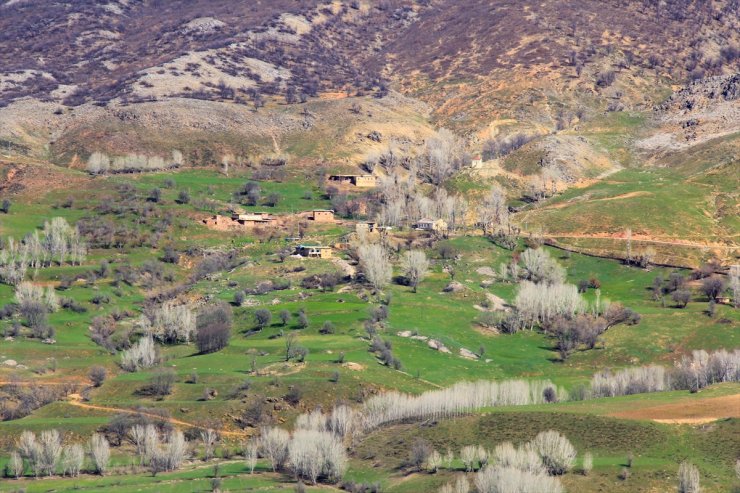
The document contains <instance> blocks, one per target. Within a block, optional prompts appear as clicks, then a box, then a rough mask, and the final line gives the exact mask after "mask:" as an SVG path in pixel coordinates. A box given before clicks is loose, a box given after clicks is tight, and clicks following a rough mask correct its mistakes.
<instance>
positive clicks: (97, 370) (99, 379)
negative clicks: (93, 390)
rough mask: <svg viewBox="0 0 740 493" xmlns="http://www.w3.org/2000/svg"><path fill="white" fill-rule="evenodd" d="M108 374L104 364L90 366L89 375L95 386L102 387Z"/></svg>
mask: <svg viewBox="0 0 740 493" xmlns="http://www.w3.org/2000/svg"><path fill="white" fill-rule="evenodd" d="M106 374H107V371H106V369H105V367H104V366H93V367H92V368H90V373H89V374H88V376H89V377H90V381H91V382H92V384H93V386H94V387H100V386H101V385H103V382H105V377H106Z"/></svg>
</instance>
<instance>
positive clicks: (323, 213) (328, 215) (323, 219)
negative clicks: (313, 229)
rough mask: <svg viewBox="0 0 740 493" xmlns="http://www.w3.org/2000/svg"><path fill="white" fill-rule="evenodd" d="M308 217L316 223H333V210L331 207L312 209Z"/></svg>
mask: <svg viewBox="0 0 740 493" xmlns="http://www.w3.org/2000/svg"><path fill="white" fill-rule="evenodd" d="M309 217H310V218H311V219H312V220H314V221H316V222H317V223H333V222H334V211H333V210H331V209H314V210H312V211H311V215H310V216H309Z"/></svg>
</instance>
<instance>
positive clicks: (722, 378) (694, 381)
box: [591, 349, 740, 397]
mask: <svg viewBox="0 0 740 493" xmlns="http://www.w3.org/2000/svg"><path fill="white" fill-rule="evenodd" d="M739 381H740V349H735V350H734V351H732V352H730V351H726V350H724V349H720V350H718V351H714V352H711V353H708V352H707V351H704V350H699V351H693V352H692V355H691V356H684V357H682V358H681V360H680V361H679V362H677V363H676V365H675V366H674V367H673V368H671V369H670V370H667V369H665V368H664V367H662V366H657V365H652V366H645V367H638V368H626V369H624V370H620V371H616V372H611V371H603V372H600V373H597V374H596V375H594V376H593V378H592V379H591V395H592V396H593V397H613V396H619V395H629V394H640V393H645V392H663V391H666V390H691V391H692V392H696V391H697V390H700V389H702V388H704V387H706V386H707V385H711V384H713V383H721V382H739Z"/></svg>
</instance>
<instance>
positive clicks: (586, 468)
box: [581, 452, 594, 476]
mask: <svg viewBox="0 0 740 493" xmlns="http://www.w3.org/2000/svg"><path fill="white" fill-rule="evenodd" d="M593 468H594V456H593V455H591V452H586V453H585V454H583V465H582V466H581V470H582V471H583V475H584V476H588V475H589V473H590V472H591V469H593Z"/></svg>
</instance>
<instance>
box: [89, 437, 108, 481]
mask: <svg viewBox="0 0 740 493" xmlns="http://www.w3.org/2000/svg"><path fill="white" fill-rule="evenodd" d="M90 457H91V458H92V461H93V466H94V467H95V472H97V473H98V474H100V475H101V476H103V475H104V474H105V471H107V470H108V463H109V462H110V445H109V444H108V440H107V439H106V438H105V436H103V435H101V434H100V433H94V434H93V436H92V438H91V439H90Z"/></svg>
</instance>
